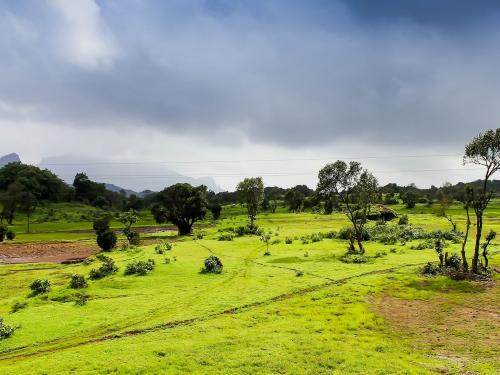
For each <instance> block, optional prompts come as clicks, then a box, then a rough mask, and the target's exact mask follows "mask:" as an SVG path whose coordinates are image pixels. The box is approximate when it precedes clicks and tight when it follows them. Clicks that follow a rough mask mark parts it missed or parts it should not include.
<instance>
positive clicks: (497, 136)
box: [463, 128, 500, 273]
mask: <svg viewBox="0 0 500 375" xmlns="http://www.w3.org/2000/svg"><path fill="white" fill-rule="evenodd" d="M463 163H464V165H465V164H476V165H481V166H483V167H485V168H486V172H485V176H484V181H483V186H482V187H481V188H480V190H479V192H478V193H477V194H476V197H475V200H474V213H475V215H476V242H475V245H474V257H473V259H472V272H473V273H478V271H479V269H478V263H479V250H480V246H481V237H482V230H483V214H484V211H485V210H486V208H487V207H488V204H489V202H490V200H491V196H492V193H491V191H488V181H489V179H490V178H491V176H493V174H495V173H496V172H498V170H500V128H497V129H496V130H492V129H490V130H487V131H486V132H484V133H480V134H479V135H478V136H477V137H475V138H473V139H472V141H471V142H470V143H469V144H467V145H466V146H465V153H464V159H463Z"/></svg>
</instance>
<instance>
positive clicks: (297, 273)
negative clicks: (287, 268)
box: [295, 271, 304, 277]
mask: <svg viewBox="0 0 500 375" xmlns="http://www.w3.org/2000/svg"><path fill="white" fill-rule="evenodd" d="M295 276H297V277H301V276H304V272H302V271H296V272H295Z"/></svg>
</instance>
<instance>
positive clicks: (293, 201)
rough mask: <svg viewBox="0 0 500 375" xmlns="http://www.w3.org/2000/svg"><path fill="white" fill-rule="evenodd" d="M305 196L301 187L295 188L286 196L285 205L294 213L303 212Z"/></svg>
mask: <svg viewBox="0 0 500 375" xmlns="http://www.w3.org/2000/svg"><path fill="white" fill-rule="evenodd" d="M305 197H306V196H305V194H304V192H303V190H302V189H300V187H299V186H295V187H293V188H291V189H289V190H288V191H287V192H286V194H285V204H286V205H287V206H288V209H289V210H290V211H292V212H300V211H302V206H303V205H304V200H305Z"/></svg>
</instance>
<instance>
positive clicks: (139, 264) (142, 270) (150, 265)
mask: <svg viewBox="0 0 500 375" xmlns="http://www.w3.org/2000/svg"><path fill="white" fill-rule="evenodd" d="M154 268H155V261H154V260H153V259H148V260H147V261H144V260H138V261H135V262H130V263H129V264H127V266H126V268H125V275H138V276H145V275H147V274H148V273H149V272H151V271H152V270H154Z"/></svg>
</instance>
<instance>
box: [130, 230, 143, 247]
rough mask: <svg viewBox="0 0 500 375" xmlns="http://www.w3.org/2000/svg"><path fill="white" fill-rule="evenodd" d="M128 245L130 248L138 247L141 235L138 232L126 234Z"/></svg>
mask: <svg viewBox="0 0 500 375" xmlns="http://www.w3.org/2000/svg"><path fill="white" fill-rule="evenodd" d="M127 240H128V243H129V244H130V245H132V246H139V245H140V244H141V235H140V234H139V232H130V233H129V234H127Z"/></svg>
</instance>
